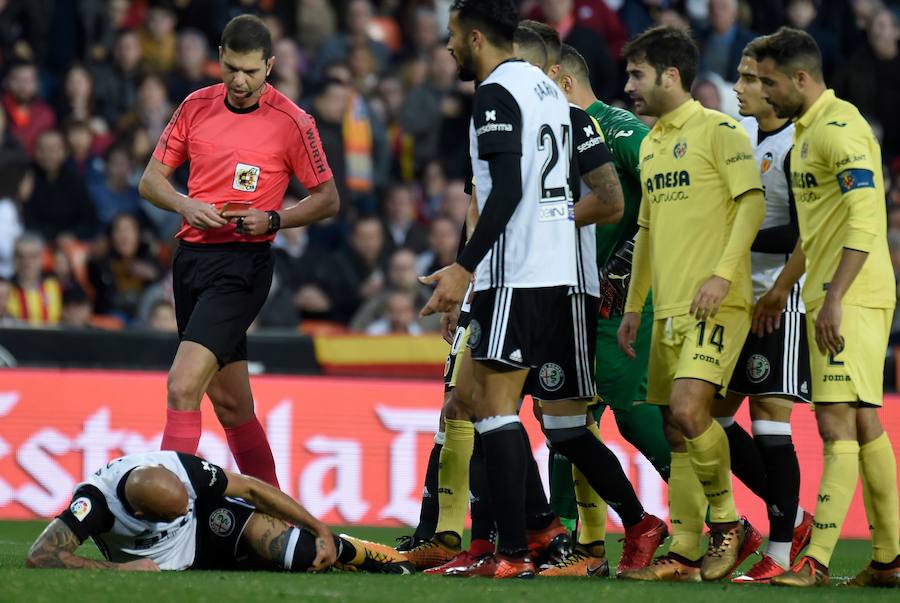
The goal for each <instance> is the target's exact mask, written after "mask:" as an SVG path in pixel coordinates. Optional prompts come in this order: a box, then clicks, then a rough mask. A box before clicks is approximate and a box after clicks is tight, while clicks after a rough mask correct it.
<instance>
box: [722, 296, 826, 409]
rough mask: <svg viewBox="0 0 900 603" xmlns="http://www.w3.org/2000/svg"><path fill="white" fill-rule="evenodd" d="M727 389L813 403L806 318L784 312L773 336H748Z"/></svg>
mask: <svg viewBox="0 0 900 603" xmlns="http://www.w3.org/2000/svg"><path fill="white" fill-rule="evenodd" d="M728 390H729V391H732V392H735V393H738V394H743V395H745V396H765V395H771V396H790V397H793V398H796V399H797V401H798V402H810V401H812V377H811V374H810V369H809V344H808V343H807V340H806V315H805V314H804V313H803V312H784V313H782V315H781V325H780V326H779V327H778V329H776V330H775V331H774V332H773V333H772V334H771V335H766V336H765V337H757V336H756V335H754V334H753V333H750V334H749V335H747V341H746V342H744V347H743V349H742V350H741V355H740V357H739V358H738V362H737V365H736V366H735V367H734V374H733V375H732V377H731V383H729V384H728Z"/></svg>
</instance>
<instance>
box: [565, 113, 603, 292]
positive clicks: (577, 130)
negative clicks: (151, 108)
mask: <svg viewBox="0 0 900 603" xmlns="http://www.w3.org/2000/svg"><path fill="white" fill-rule="evenodd" d="M569 119H570V120H571V121H572V132H573V139H574V143H573V145H572V146H573V148H572V165H571V168H570V169H571V172H572V175H571V176H570V177H569V182H570V186H571V187H572V192H573V193H575V203H578V200H579V199H580V198H581V197H583V196H584V195H585V194H587V193H589V192H590V189H589V188H588V186H587V185H586V184H584V182H582V180H581V178H582V177H583V176H584V175H585V174H588V173H590V172H592V171H593V170H595V169H597V168H598V167H600V166H602V165H605V164H607V163H609V162H611V161H612V155H611V154H610V152H609V148H607V146H606V143H605V142H604V140H603V134H601V133H600V131H599V129H598V128H597V127H596V126H595V125H594V122H593V120H592V119H591V116H590V115H588V114H587V113H585V112H584V110H583V109H582V108H581V107H578V106H577V105H569ZM576 236H577V237H578V247H576V249H575V254H576V259H577V262H578V284H576V285H575V287H573V290H574V292H575V293H586V294H588V295H592V296H594V297H600V274H599V272H598V267H597V227H596V225H594V224H586V225H584V226H582V227H581V228H578V232H577V234H576Z"/></svg>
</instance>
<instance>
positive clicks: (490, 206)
mask: <svg viewBox="0 0 900 603" xmlns="http://www.w3.org/2000/svg"><path fill="white" fill-rule="evenodd" d="M488 113H490V115H491V120H492V121H496V122H498V123H505V124H508V125H509V126H510V129H509V130H500V131H488V130H483V129H482V128H483V127H484V126H486V123H483V122H486V115H487V114H488ZM473 116H474V121H475V127H476V129H477V130H478V131H483V133H482V134H479V139H478V154H479V159H481V160H484V161H486V162H487V163H488V169H489V171H490V174H491V181H492V182H495V183H501V182H502V183H503V185H502V186H494V187H492V188H491V191H490V194H488V197H487V199H485V201H484V206H483V207H482V208H481V213H480V215H479V216H478V223H477V224H476V226H475V228H474V230H473V231H472V236H471V237H470V239H469V241H468V243H466V247H465V249H463V251H462V253H461V254H460V255H459V257H458V258H457V261H456V262H455V263H453V264H451V265H450V266H447V267H446V268H441V269H440V270H438V271H437V272H435V273H433V274H431V275H429V276H424V277H419V281H420V282H422V284H425V285H430V284H433V283H437V286H436V287H435V289H434V293H433V294H432V295H431V299H430V300H428V303H427V304H425V307H424V308H422V311H421V312H420V314H421V315H422V316H428V315H430V314H434V313H435V312H447V311H449V310H451V309H453V308H454V307H456V306H459V305H460V304H461V303H462V301H463V296H464V295H465V294H466V289H467V288H468V286H469V283H470V282H471V280H472V275H473V274H474V273H475V268H477V267H478V264H479V263H480V262H481V260H482V259H484V256H486V255H487V253H488V251H490V249H491V246H492V245H493V244H494V243H495V242H496V241H497V239H498V238H500V235H501V234H503V232H504V231H505V230H506V225H507V224H508V223H509V220H510V219H511V218H512V216H513V214H514V213H515V211H516V208H517V207H518V206H519V202H520V201H521V200H522V138H521V136H522V134H521V131H522V114H521V111H520V110H519V106H518V104H517V103H516V101H515V99H513V97H512V95H511V94H510V93H509V91H508V90H506V89H505V88H503V87H502V86H500V85H499V84H488V85H487V86H482V87H481V88H479V90H478V92H477V93H476V95H475V107H474V109H473ZM473 198H474V195H473Z"/></svg>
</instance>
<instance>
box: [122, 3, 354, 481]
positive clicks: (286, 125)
mask: <svg viewBox="0 0 900 603" xmlns="http://www.w3.org/2000/svg"><path fill="white" fill-rule="evenodd" d="M274 62H275V58H274V57H273V56H272V37H271V34H270V33H269V30H268V29H267V28H266V26H265V25H264V24H263V22H262V21H261V20H260V19H258V18H257V17H254V16H250V15H241V16H239V17H235V18H234V19H232V20H231V21H230V22H229V23H228V25H227V26H226V27H225V30H224V31H223V32H222V42H221V46H220V47H219V64H220V66H221V69H222V80H223V81H222V83H221V84H216V85H214V86H209V87H207V88H202V89H200V90H197V91H196V92H194V93H193V94H191V95H190V96H188V97H187V98H186V99H185V100H184V102H182V103H181V106H180V107H179V108H178V110H177V111H176V112H175V114H174V115H173V116H172V119H171V121H170V122H169V124H168V126H167V127H166V129H165V130H164V131H163V133H162V136H160V138H159V142H158V143H157V145H156V149H155V150H154V152H153V157H152V159H150V163H149V164H148V165H147V168H146V170H144V175H143V177H142V178H141V183H140V193H141V195H142V196H143V197H144V198H145V199H148V200H149V201H150V202H151V203H153V204H154V205H156V206H158V207H161V208H163V209H167V210H169V211H174V212H178V213H179V214H181V215H182V217H183V218H184V220H183V223H182V228H181V230H180V231H179V232H178V234H177V235H176V236H177V238H179V239H181V242H180V244H179V247H178V250H177V251H176V253H175V258H174V262H173V267H172V270H173V288H174V294H175V312H176V318H177V321H178V335H179V338H180V339H181V343H180V344H179V346H178V351H177V353H176V354H175V360H174V361H173V362H172V368H171V369H170V370H169V377H168V386H167V401H168V410H167V414H166V427H165V431H164V432H163V440H162V449H163V450H176V451H178V452H184V453H188V454H194V453H196V451H197V444H198V442H199V441H200V400H201V399H202V397H203V394H204V392H205V393H206V394H207V395H208V396H209V399H210V400H211V401H212V404H213V409H214V410H215V412H216V416H217V417H218V418H219V422H220V423H221V424H222V426H223V427H224V428H225V435H226V437H227V440H228V447H229V448H230V449H231V452H232V454H233V455H234V458H235V460H236V461H237V465H238V468H239V469H240V471H241V472H242V473H244V474H247V475H251V476H253V477H257V478H259V479H262V480H264V481H266V482H269V483H270V484H273V485H276V486H277V485H278V480H277V478H276V476H275V463H274V460H273V458H272V451H271V448H270V447H269V443H268V441H267V440H266V435H265V432H264V431H263V428H262V425H260V423H259V421H258V420H257V418H256V416H255V414H254V411H253V395H252V393H251V391H250V379H249V373H248V371H247V328H248V327H249V326H250V323H252V322H253V320H254V319H255V318H256V315H257V313H258V312H259V310H260V308H261V307H262V305H263V302H264V301H265V300H266V296H267V295H268V293H269V286H270V285H271V282H272V267H273V258H272V254H271V251H270V249H269V245H270V242H271V241H272V239H273V238H274V237H275V232H276V231H277V230H278V229H279V228H292V227H296V226H304V225H306V224H311V223H313V222H316V221H318V220H322V219H324V218H328V217H331V216H334V215H335V214H336V213H337V211H338V205H339V200H338V194H337V189H336V188H335V185H334V181H333V179H332V174H331V169H330V168H329V167H328V162H327V160H326V158H325V153H324V152H323V150H322V145H321V143H320V141H319V134H318V132H317V131H316V127H315V123H314V122H313V120H312V118H311V117H310V116H309V115H307V114H306V113H305V112H304V111H302V110H301V109H299V108H298V107H297V106H296V105H295V104H294V103H293V102H291V101H290V100H289V99H288V98H286V97H285V96H283V95H282V94H281V93H279V92H278V91H277V90H275V89H274V88H273V87H271V86H270V85H268V84H266V76H268V74H269V72H270V71H271V70H272V65H273V64H274ZM185 161H190V166H191V169H190V177H189V179H188V194H187V195H186V196H185V195H183V194H181V193H179V192H178V191H176V190H175V188H174V187H173V186H172V184H171V182H170V181H169V177H170V176H171V175H172V172H174V171H175V169H176V168H177V167H178V166H180V165H181V164H182V163H184V162H185ZM291 176H296V177H297V178H298V179H299V180H300V182H301V183H302V184H303V185H304V186H305V187H306V189H307V190H309V192H310V195H309V197H307V198H306V199H304V200H303V201H301V202H300V203H299V204H297V205H296V206H294V207H291V208H289V209H282V210H279V209H278V208H280V207H281V203H282V199H283V198H284V193H285V190H286V189H287V186H288V181H289V180H290V178H291Z"/></svg>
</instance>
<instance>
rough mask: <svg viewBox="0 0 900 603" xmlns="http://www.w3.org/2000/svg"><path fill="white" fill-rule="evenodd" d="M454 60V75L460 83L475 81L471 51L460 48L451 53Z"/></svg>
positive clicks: (466, 48) (467, 48)
mask: <svg viewBox="0 0 900 603" xmlns="http://www.w3.org/2000/svg"><path fill="white" fill-rule="evenodd" d="M453 58H455V59H456V74H457V76H458V77H459V79H460V81H462V82H471V81H473V80H474V79H475V65H474V63H475V61H473V60H472V49H471V48H469V47H468V46H463V47H462V48H460V50H459V52H454V53H453Z"/></svg>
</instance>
